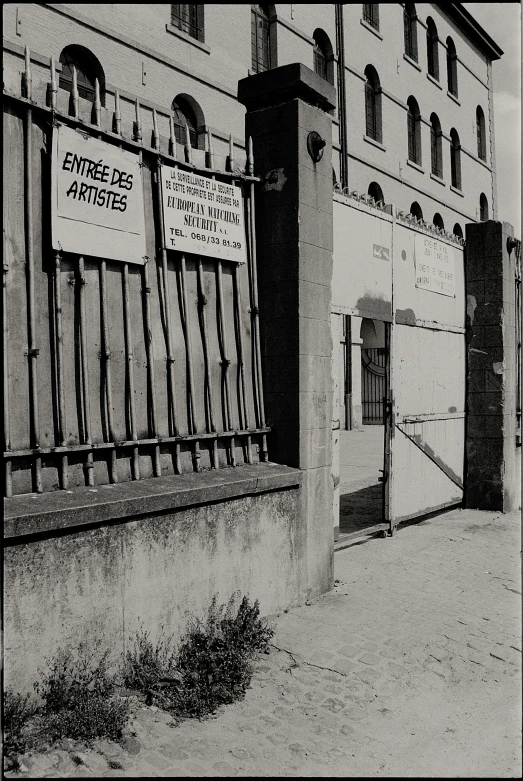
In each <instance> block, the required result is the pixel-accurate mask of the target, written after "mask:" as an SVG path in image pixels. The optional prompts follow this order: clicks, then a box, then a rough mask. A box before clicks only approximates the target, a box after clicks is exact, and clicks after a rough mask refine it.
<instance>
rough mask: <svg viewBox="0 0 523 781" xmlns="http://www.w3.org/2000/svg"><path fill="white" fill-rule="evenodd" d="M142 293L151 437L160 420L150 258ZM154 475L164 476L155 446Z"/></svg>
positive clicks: (143, 268)
mask: <svg viewBox="0 0 523 781" xmlns="http://www.w3.org/2000/svg"><path fill="white" fill-rule="evenodd" d="M142 292H143V299H144V301H143V306H144V311H145V351H146V354H147V379H148V385H149V394H150V400H151V403H150V411H151V436H153V437H155V438H156V437H157V436H158V419H157V415H156V382H155V373H154V355H153V343H152V341H153V333H152V327H151V308H150V301H149V299H150V296H151V287H150V285H149V268H148V258H146V259H145V263H144V265H143V266H142ZM154 474H155V477H160V476H161V474H162V465H161V462H160V446H159V445H158V444H156V445H154Z"/></svg>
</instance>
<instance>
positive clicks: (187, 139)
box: [185, 123, 192, 165]
mask: <svg viewBox="0 0 523 781" xmlns="http://www.w3.org/2000/svg"><path fill="white" fill-rule="evenodd" d="M185 159H186V160H187V162H188V163H189V165H192V147H191V136H190V134H189V125H188V124H187V123H185Z"/></svg>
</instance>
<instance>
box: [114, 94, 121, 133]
mask: <svg viewBox="0 0 523 781" xmlns="http://www.w3.org/2000/svg"><path fill="white" fill-rule="evenodd" d="M114 132H115V133H118V135H120V134H121V132H122V115H121V113H120V93H119V92H118V90H117V89H115V91H114Z"/></svg>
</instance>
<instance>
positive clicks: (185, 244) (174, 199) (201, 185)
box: [161, 166, 247, 263]
mask: <svg viewBox="0 0 523 781" xmlns="http://www.w3.org/2000/svg"><path fill="white" fill-rule="evenodd" d="M161 176H162V196H163V222H164V236H165V246H166V247H167V249H171V250H177V251H179V252H192V253H194V254H195V255H206V256H211V257H214V258H220V259H222V260H233V261H235V262H237V263H245V262H246V260H247V249H246V239H245V225H244V217H243V199H242V192H241V188H240V187H237V186H236V185H232V184H226V183H223V182H219V181H217V180H216V179H212V178H211V177H210V176H203V175H202V174H198V173H191V172H189V171H183V170H181V169H180V168H170V167H167V166H162V173H161Z"/></svg>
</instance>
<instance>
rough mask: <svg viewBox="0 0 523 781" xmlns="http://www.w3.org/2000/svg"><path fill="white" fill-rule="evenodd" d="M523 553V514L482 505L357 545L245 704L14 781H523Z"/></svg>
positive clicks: (288, 627) (265, 660)
mask: <svg viewBox="0 0 523 781" xmlns="http://www.w3.org/2000/svg"><path fill="white" fill-rule="evenodd" d="M520 547H521V546H520V526H519V515H516V514H513V515H507V516H503V515H499V514H493V513H480V512H473V511H452V512H449V513H446V514H444V515H440V516H438V517H436V518H432V519H430V520H428V521H425V522H423V523H420V524H417V525H410V526H406V527H405V528H400V530H399V532H398V534H397V535H396V536H395V537H393V538H387V539H377V538H371V539H368V540H366V541H365V542H361V541H360V542H359V543H355V544H354V545H352V546H351V547H348V548H345V549H344V550H341V551H338V552H337V553H336V554H335V577H336V578H337V583H336V586H335V588H334V590H333V591H331V592H330V593H329V594H326V595H324V596H323V597H321V598H319V599H318V600H316V601H314V602H313V604H311V605H304V606H302V607H298V608H293V609H291V610H290V611H289V612H288V613H284V614H282V615H281V616H279V617H277V618H275V623H276V633H275V637H274V641H273V642H274V646H275V647H273V649H272V652H271V653H270V654H269V655H268V656H265V655H261V656H260V660H259V662H258V664H257V670H256V673H255V675H254V678H253V681H252V686H251V688H250V689H249V690H248V692H247V696H246V697H245V699H244V700H243V701H242V702H240V703H236V704H234V705H231V706H229V707H227V708H224V709H223V710H221V711H220V712H219V713H218V714H217V716H216V717H215V718H213V719H211V720H208V721H204V722H198V721H194V722H193V721H191V722H185V723H183V724H182V725H180V726H179V727H176V728H172V727H170V726H169V721H170V719H169V717H168V716H167V715H166V714H164V713H162V712H160V711H158V710H155V709H154V708H139V709H138V710H137V711H136V717H135V719H134V721H133V723H132V730H133V731H134V733H135V734H134V736H131V737H128V738H127V740H126V743H125V747H122V746H120V745H118V744H113V743H108V742H100V743H98V744H97V745H96V748H95V750H91V751H85V750H84V751H78V750H77V751H76V754H77V756H78V759H79V760H81V761H82V762H83V764H81V765H77V764H75V762H74V760H73V758H72V753H68V752H67V751H64V750H61V751H52V752H48V753H46V754H40V755H31V756H26V757H24V758H23V762H22V767H23V769H24V770H25V771H26V772H23V773H16V774H15V773H9V774H8V775H9V776H10V777H18V778H20V777H32V778H36V777H49V778H64V777H97V778H99V777H104V778H106V777H110V776H114V777H126V776H127V777H130V776H133V777H146V778H149V777H174V778H176V777H196V776H223V777H229V776H273V775H274V776H284V777H289V776H290V777H292V776H302V777H303V776H305V777H310V776H324V777H329V776H337V777H356V776H366V777H374V776H383V777H390V776H404V777H405V776H407V777H409V776H410V777H415V776H431V777H484V778H489V777H503V778H513V777H520V775H521V755H520V747H521V735H520V716H521V624H520V609H521V593H520V592H521V587H520V563H519V562H520ZM252 596H255V595H252ZM110 765H112V768H111V767H110ZM119 768H121V769H119Z"/></svg>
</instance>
